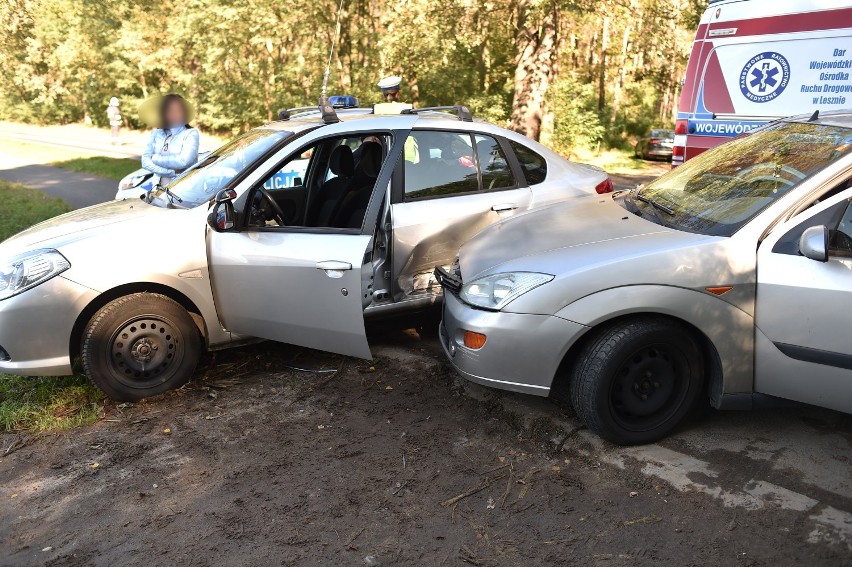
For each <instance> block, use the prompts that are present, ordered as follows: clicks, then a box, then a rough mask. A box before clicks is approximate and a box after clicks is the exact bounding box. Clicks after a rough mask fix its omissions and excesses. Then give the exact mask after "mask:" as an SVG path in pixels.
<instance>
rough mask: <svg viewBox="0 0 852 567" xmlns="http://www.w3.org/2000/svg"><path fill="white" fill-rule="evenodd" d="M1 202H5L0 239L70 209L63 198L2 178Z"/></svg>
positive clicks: (0, 183) (0, 186)
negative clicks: (50, 195)
mask: <svg viewBox="0 0 852 567" xmlns="http://www.w3.org/2000/svg"><path fill="white" fill-rule="evenodd" d="M0 202H2V203H3V206H2V207H0V240H5V239H7V238H9V237H10V236H12V235H13V234H17V233H19V232H21V231H22V230H24V229H25V228H29V227H31V226H32V225H34V224H36V223H39V222H41V221H43V220H45V219H49V218H51V217H55V216H56V215H61V214H62V213H66V212H68V211H69V210H70V209H69V208H68V205H67V204H66V203H65V201H63V200H62V199H57V198H55V197H49V196H47V195H45V194H44V193H42V192H41V191H36V190H35V189H30V188H28V187H25V186H24V185H21V184H20V183H9V182H8V181H3V180H0Z"/></svg>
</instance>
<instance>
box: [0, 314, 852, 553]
mask: <svg viewBox="0 0 852 567" xmlns="http://www.w3.org/2000/svg"><path fill="white" fill-rule="evenodd" d="M433 331H434V329H431V330H429V331H428V332H427V333H426V334H424V337H425V338H423V339H421V338H420V337H419V335H418V333H417V332H416V331H414V330H407V331H406V330H401V329H399V328H398V327H395V328H391V329H382V330H379V331H374V332H372V334H371V345H372V346H373V348H374V353H376V359H375V360H374V361H373V362H367V361H361V360H355V359H346V358H341V357H338V356H335V355H329V354H325V353H318V352H315V351H310V350H305V349H300V348H295V347H289V346H285V345H280V344H275V343H264V344H260V345H254V346H251V347H244V348H240V349H234V350H231V351H225V352H220V353H218V354H217V355H216V356H215V357H213V356H210V357H208V358H207V359H206V360H205V362H204V364H203V366H202V367H200V368H199V371H198V373H197V375H196V377H195V379H194V380H193V381H192V382H191V383H190V384H189V385H188V386H186V387H185V388H183V389H182V390H180V391H177V392H173V393H170V394H168V395H164V396H161V397H159V398H156V399H152V400H148V401H145V402H142V403H138V404H133V405H130V404H121V405H115V404H109V405H107V407H106V410H105V415H104V419H103V420H102V421H101V422H99V423H98V424H96V425H93V426H90V427H84V428H81V429H78V430H75V431H70V432H65V433H61V434H49V435H44V436H41V437H39V438H34V439H29V438H24V439H23V441H22V442H18V443H17V444H18V446H20V445H21V444H22V443H23V447H22V448H18V449H17V450H15V451H12V452H10V453H9V454H8V455H6V456H3V457H2V458H0V479H2V481H0V502H2V503H3V505H2V507H0V565H70V566H73V565H152V564H157V565H221V566H233V565H353V566H359V565H480V566H502V565H518V566H521V565H523V566H529V565H583V566H598V565H606V566H610V565H631V566H633V565H680V566H689V565H695V566H699V565H700V566H704V565H724V566H727V565H730V566H757V565H773V566H774V565H821V566H822V565H826V566H828V565H850V564H852V515H850V512H852V488H850V487H852V479H850V458H852V423H850V421H852V420H850V418H849V416H844V415H842V414H836V413H833V412H827V411H823V410H817V409H813V408H805V409H794V410H774V411H772V412H754V413H737V414H714V413H709V412H708V414H707V415H702V416H698V417H696V419H694V420H693V421H692V422H690V423H689V424H688V425H687V426H685V427H684V428H682V430H681V431H680V432H678V433H677V434H676V435H675V436H674V437H673V438H671V439H669V440H667V441H665V442H663V443H662V444H660V445H651V446H647V447H642V448H631V449H623V448H619V447H614V446H612V445H609V444H607V443H604V442H602V441H600V440H598V439H597V438H595V437H593V436H592V435H591V434H590V433H589V432H588V431H586V430H584V429H583V428H582V426H581V425H580V424H579V423H578V422H577V421H576V420H575V419H574V417H573V415H572V413H571V412H570V411H569V410H568V409H566V407H565V406H564V405H561V404H559V403H558V402H554V401H551V400H546V399H539V398H532V397H529V396H522V395H516V394H507V393H501V392H496V391H491V390H486V389H484V388H481V387H478V386H474V385H472V384H469V383H466V382H464V381H462V380H460V379H458V378H457V377H456V376H455V375H454V373H453V372H452V371H451V369H450V368H449V366H448V365H447V364H446V362H445V361H444V360H443V356H442V354H441V353H440V352H439V347H438V344H437V341H436V340H434V339H433V338H432V337H433V334H432V332H433ZM296 368H301V369H308V370H313V371H304V370H297V369H296ZM317 369H322V370H325V371H324V372H316V371H315V370H317ZM20 440H21V438H20V437H19V436H14V435H7V436H5V437H4V438H3V439H2V443H3V447H9V446H11V445H12V444H13V443H15V442H16V441H20Z"/></svg>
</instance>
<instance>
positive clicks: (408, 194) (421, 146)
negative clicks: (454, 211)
mask: <svg viewBox="0 0 852 567" xmlns="http://www.w3.org/2000/svg"><path fill="white" fill-rule="evenodd" d="M404 163H405V197H404V198H405V200H406V201H412V200H417V199H426V198H432V197H443V196H447V195H458V194H461V193H472V192H476V191H478V190H479V179H478V173H477V170H476V163H475V161H474V148H473V142H472V140H471V136H470V134H469V133H466V132H437V131H427V130H423V131H413V132H412V133H411V134H410V135H409V137H408V139H407V140H406V142H405V160H404Z"/></svg>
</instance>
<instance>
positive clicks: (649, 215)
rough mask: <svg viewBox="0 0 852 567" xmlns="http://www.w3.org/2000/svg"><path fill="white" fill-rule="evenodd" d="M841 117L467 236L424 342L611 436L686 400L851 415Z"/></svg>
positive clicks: (685, 405)
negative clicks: (435, 342)
mask: <svg viewBox="0 0 852 567" xmlns="http://www.w3.org/2000/svg"><path fill="white" fill-rule="evenodd" d="M850 181H852V112H850V111H845V112H833V113H826V114H823V115H817V114H815V115H813V116H800V117H795V118H791V119H787V120H782V121H778V122H775V123H773V124H771V125H768V126H765V127H764V128H762V129H760V130H758V131H755V132H754V133H751V134H749V135H748V136H745V137H742V138H739V139H735V140H733V141H730V142H728V143H726V144H724V145H721V146H719V147H717V148H713V149H711V150H708V151H707V152H705V153H704V154H702V155H701V156H699V157H697V158H695V159H692V160H689V161H688V162H686V164H684V165H682V166H679V167H678V168H677V169H674V170H672V171H671V172H669V173H667V174H666V175H663V176H662V177H660V178H658V179H656V180H655V181H653V182H651V183H649V184H648V185H646V186H644V187H639V188H637V189H635V190H633V191H621V192H618V193H614V194H613V195H611V196H603V197H592V198H583V199H575V200H573V201H571V202H570V203H562V204H559V205H554V206H552V207H547V208H544V209H540V210H537V211H531V212H528V213H526V214H524V215H519V216H517V217H515V218H512V219H508V220H506V221H502V222H500V223H496V224H494V225H493V226H490V227H488V228H486V229H485V230H483V231H482V232H481V233H479V234H478V235H477V236H475V237H474V238H473V239H472V240H470V241H469V242H467V243H466V244H465V245H464V246H463V247H462V248H461V251H460V254H459V263H458V265H457V266H455V269H453V270H450V271H449V272H447V271H442V270H439V272H438V273H439V277H440V278H441V279H442V282H443V284H444V285H445V286H446V287H447V288H448V289H449V290H451V293H447V294H446V296H445V299H444V305H443V309H444V318H443V325H442V327H441V337H442V342H443V345H444V349H445V351H446V353H447V356H448V357H449V359H450V360H451V361H452V364H453V365H454V366H455V367H456V369H457V370H458V371H459V372H460V373H461V374H462V375H463V376H465V377H467V378H468V379H470V380H472V381H475V382H479V383H481V384H485V385H488V386H493V387H496V388H503V389H507V390H514V391H518V392H525V393H529V394H535V395H542V396H546V395H548V394H550V393H551V392H554V391H556V392H561V393H563V394H566V396H567V398H568V399H569V401H570V402H571V404H572V405H573V406H574V409H575V410H576V412H577V414H578V415H579V417H580V418H581V419H583V420H584V421H585V423H586V424H587V425H588V426H589V428H590V429H591V430H593V431H594V432H596V433H598V434H599V435H601V436H602V437H604V438H606V439H609V440H610V441H614V442H616V443H623V444H633V443H647V442H651V441H654V440H656V439H659V438H661V437H663V436H665V435H666V434H667V433H668V432H670V431H671V430H672V429H673V428H674V427H676V426H677V425H678V424H679V423H681V422H682V420H683V419H684V418H685V417H686V416H687V415H689V413H690V411H691V410H692V409H693V408H694V407H695V405H696V404H697V403H699V402H700V401H702V400H703V402H704V404H706V403H707V400H709V402H710V404H711V405H712V406H713V407H715V408H718V409H739V408H750V407H753V406H758V405H761V404H777V403H789V400H793V401H796V402H804V403H808V404H813V405H817V406H822V407H826V408H831V409H835V410H838V411H843V412H847V413H852V341H850V340H849V331H850V328H852V327H850V325H849V323H848V321H849V319H848V318H847V317H846V312H845V307H844V306H845V305H846V300H847V299H850V298H852V185H850Z"/></svg>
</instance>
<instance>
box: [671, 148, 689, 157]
mask: <svg viewBox="0 0 852 567" xmlns="http://www.w3.org/2000/svg"><path fill="white" fill-rule="evenodd" d="M685 152H686V147H685V146H675V147H673V148H672V157H683V155H684V153H685Z"/></svg>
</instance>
